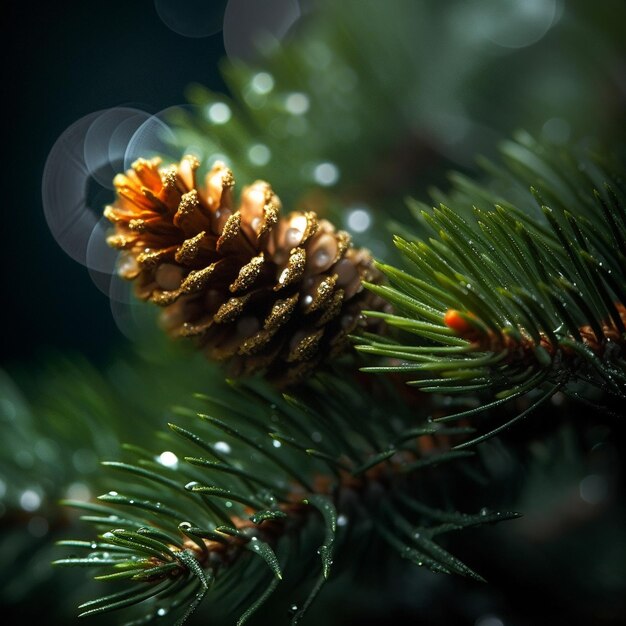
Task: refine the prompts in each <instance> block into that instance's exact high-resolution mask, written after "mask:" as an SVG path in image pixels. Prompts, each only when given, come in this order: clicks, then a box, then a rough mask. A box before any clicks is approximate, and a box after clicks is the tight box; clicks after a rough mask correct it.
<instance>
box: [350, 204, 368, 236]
mask: <svg viewBox="0 0 626 626" xmlns="http://www.w3.org/2000/svg"><path fill="white" fill-rule="evenodd" d="M371 223H372V218H371V215H370V213H369V211H366V210H365V209H361V208H358V209H354V210H352V211H350V213H348V217H347V219H346V224H347V226H348V228H349V229H350V230H351V231H352V232H355V233H364V232H365V231H366V230H367V229H368V228H369V227H370V225H371Z"/></svg>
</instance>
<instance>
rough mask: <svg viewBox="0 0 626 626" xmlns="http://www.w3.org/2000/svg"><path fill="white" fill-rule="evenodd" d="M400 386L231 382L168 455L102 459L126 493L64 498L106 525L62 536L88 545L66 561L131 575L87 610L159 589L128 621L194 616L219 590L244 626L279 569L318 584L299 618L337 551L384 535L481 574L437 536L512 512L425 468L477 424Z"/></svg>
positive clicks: (395, 547)
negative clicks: (454, 492) (418, 404)
mask: <svg viewBox="0 0 626 626" xmlns="http://www.w3.org/2000/svg"><path fill="white" fill-rule="evenodd" d="M392 392H393V390H392V389H389V388H387V386H386V385H376V386H375V387H374V389H373V391H372V392H370V393H369V394H362V393H359V392H358V391H357V388H356V387H355V384H354V381H351V380H350V378H349V375H347V374H346V372H345V371H344V372H333V373H332V375H331V374H326V375H321V374H320V375H319V376H318V377H317V378H316V379H315V380H313V381H311V383H310V384H309V385H308V386H307V387H306V388H305V389H302V390H301V392H300V393H299V394H298V396H297V397H295V396H289V395H280V394H278V393H277V392H275V391H272V390H271V388H269V387H268V386H267V384H266V383H263V382H262V381H250V382H248V383H244V384H242V383H234V382H231V384H230V387H227V386H224V387H223V388H216V389H215V390H214V391H213V392H212V394H211V395H210V396H206V395H197V396H196V403H197V405H198V408H199V410H200V411H202V412H196V411H194V410H189V409H187V408H179V409H177V410H176V413H177V415H178V418H179V420H184V421H182V425H181V424H180V423H176V424H173V423H172V424H170V425H169V427H170V431H171V432H170V433H169V434H164V436H163V437H162V438H161V443H162V444H163V445H165V446H166V447H167V452H165V453H163V454H161V455H160V456H155V455H154V454H152V453H151V452H149V451H147V450H145V449H143V448H139V447H137V446H129V447H128V453H129V457H130V459H129V460H128V461H123V462H118V461H114V462H105V466H107V468H108V469H111V470H116V471H118V472H122V473H124V474H126V477H125V478H124V480H123V482H120V485H121V484H123V485H124V487H123V491H120V492H117V491H110V492H109V493H107V494H104V495H102V496H100V497H99V498H98V502H97V503H92V502H74V503H72V502H69V503H68V504H70V505H72V506H75V507H77V508H79V509H80V510H82V511H83V513H84V515H83V517H82V519H83V520H84V521H88V522H91V523H92V524H94V525H95V526H96V527H97V528H98V529H99V533H100V534H99V535H98V538H97V539H96V540H95V541H93V542H91V541H78V542H77V541H62V542H61V545H64V546H67V547H70V548H72V549H77V550H85V551H86V554H85V555H84V556H75V557H68V558H64V559H60V560H58V561H57V562H56V563H57V564H59V565H68V566H88V567H95V568H98V569H99V570H101V571H99V573H98V575H97V579H98V580H103V581H119V580H128V582H130V583H131V585H130V586H129V587H128V588H125V589H122V591H119V592H115V593H113V594H107V595H105V596H103V597H101V598H99V599H97V600H91V601H88V602H86V603H85V604H83V605H82V606H81V608H82V609H83V613H82V614H83V615H91V614H95V613H101V612H106V611H110V610H114V609H119V608H125V607H127V606H130V605H134V604H137V603H141V602H143V601H145V600H147V599H148V598H151V599H152V600H151V601H150V602H149V603H148V604H147V605H145V606H143V605H142V606H143V608H142V613H141V617H138V618H136V619H137V621H131V622H129V623H147V622H149V621H150V620H151V619H157V618H159V617H161V616H163V615H165V614H170V613H174V614H175V615H176V616H177V617H178V619H179V621H178V622H177V623H183V621H185V620H186V619H187V617H189V615H190V614H191V613H192V612H193V610H194V609H195V608H196V606H197V604H199V603H200V602H201V601H202V599H203V598H204V596H205V595H207V594H208V595H209V598H214V599H216V600H217V603H215V602H214V604H217V606H218V607H219V606H220V601H222V605H223V602H224V599H223V597H225V598H226V599H227V602H228V605H227V607H226V608H224V607H223V606H222V607H221V608H218V609H217V611H218V613H217V614H222V613H223V612H226V613H231V612H234V611H237V610H238V611H239V613H240V616H239V621H238V622H237V623H240V624H241V623H243V622H244V621H246V620H247V619H248V618H249V617H250V616H251V615H252V613H253V612H254V611H255V610H256V609H257V608H258V607H259V606H260V605H261V604H262V603H263V602H264V601H265V600H266V599H267V598H268V597H269V596H270V595H271V593H272V592H273V591H274V589H275V588H276V587H277V586H278V585H279V584H280V583H281V581H282V578H283V575H284V576H285V577H286V578H289V577H294V580H293V581H292V584H300V583H302V584H304V585H305V586H306V587H308V588H309V591H308V597H307V596H306V595H305V596H304V598H305V599H304V601H303V602H302V604H301V605H300V604H299V605H298V610H296V611H294V614H293V618H292V623H297V622H298V621H299V620H300V618H301V617H302V616H303V615H304V613H305V612H306V610H307V609H308V607H309V606H310V604H311V603H312V601H313V599H314V598H315V596H316V595H317V593H318V592H319V591H320V589H321V587H322V585H323V583H325V582H326V580H327V579H329V578H330V579H331V581H332V571H333V567H332V566H333V562H334V560H335V558H336V556H335V552H339V551H341V552H343V553H344V556H343V560H344V561H345V560H346V558H348V559H353V558H355V557H356V555H357V554H358V552H359V550H363V549H366V550H367V548H365V546H369V545H371V544H372V542H374V541H376V540H378V541H381V540H382V541H383V542H385V543H386V544H387V545H388V547H389V548H390V549H391V552H393V553H396V554H399V555H400V556H401V557H403V558H406V559H408V560H410V561H411V562H413V563H415V564H417V565H420V566H422V565H423V566H426V567H428V568H430V569H431V570H433V571H435V572H440V573H456V574H460V575H462V576H469V577H471V578H474V579H476V580H482V578H481V577H480V575H479V574H477V573H475V572H474V571H473V570H472V569H471V568H470V567H468V566H467V565H465V564H464V563H463V562H461V561H460V560H459V559H458V558H456V557H454V556H453V555H452V554H450V553H449V552H448V551H447V550H446V549H445V548H444V547H442V545H440V541H439V538H440V535H442V534H444V533H447V532H450V531H454V530H462V529H464V528H467V527H471V526H476V525H481V524H485V523H493V522H496V521H500V520H504V519H508V518H511V517H515V516H516V514H514V513H498V512H487V510H486V509H482V510H481V511H479V512H476V513H474V514H466V513H459V512H455V511H454V510H452V509H450V508H449V507H448V506H447V503H446V501H445V498H444V499H442V498H441V495H437V494H433V493H432V490H431V489H430V488H429V486H428V481H426V480H424V477H425V476H427V475H428V471H429V468H431V467H433V466H438V465H440V464H443V463H446V462H449V461H452V460H456V459H460V458H462V457H465V456H468V455H471V452H466V451H462V452H454V451H450V450H449V441H450V439H451V438H458V437H461V436H463V435H465V434H466V433H467V432H468V429H467V428H463V427H453V428H446V427H441V426H438V425H434V424H432V423H430V422H426V421H425V420H424V418H423V417H422V418H419V417H417V418H416V413H415V411H414V410H411V409H410V408H409V407H408V406H407V405H406V404H404V403H401V402H398V401H394V397H396V396H395V394H394V393H392ZM382 406H384V407H385V410H384V411H383V410H382V408H381V407H382ZM470 430H471V429H470ZM425 439H426V440H428V441H427V442H426V443H427V444H429V445H426V443H424V442H423V440H425ZM120 489H121V488H120ZM296 546H299V547H298V548H296ZM307 546H308V547H307ZM346 554H347V556H346ZM255 557H257V559H255ZM316 561H317V562H319V561H321V562H320V563H319V565H317V566H316V565H315V562H316ZM259 564H260V565H261V566H259ZM294 572H295V575H294ZM311 572H316V573H314V575H313V577H312V578H313V580H311ZM283 573H284V574H283Z"/></svg>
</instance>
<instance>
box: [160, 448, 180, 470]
mask: <svg viewBox="0 0 626 626" xmlns="http://www.w3.org/2000/svg"><path fill="white" fill-rule="evenodd" d="M157 460H158V462H159V463H160V464H161V465H164V466H165V467H172V468H176V467H178V457H177V456H176V455H175V454H174V453H173V452H170V451H169V450H166V451H165V452H161V454H160V455H159V456H158V459H157Z"/></svg>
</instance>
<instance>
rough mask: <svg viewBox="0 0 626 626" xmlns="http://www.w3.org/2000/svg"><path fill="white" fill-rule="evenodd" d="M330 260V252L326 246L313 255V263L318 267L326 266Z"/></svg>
mask: <svg viewBox="0 0 626 626" xmlns="http://www.w3.org/2000/svg"><path fill="white" fill-rule="evenodd" d="M329 261H330V254H329V253H328V250H326V249H325V248H320V249H319V250H317V252H315V254H314V255H313V265H315V266H316V267H318V268H322V267H324V266H325V265H326V264H327V263H328V262H329Z"/></svg>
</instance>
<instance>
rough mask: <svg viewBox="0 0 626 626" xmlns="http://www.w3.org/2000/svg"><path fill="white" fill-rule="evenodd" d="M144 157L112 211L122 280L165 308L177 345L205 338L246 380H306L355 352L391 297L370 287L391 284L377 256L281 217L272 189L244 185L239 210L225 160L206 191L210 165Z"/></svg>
mask: <svg viewBox="0 0 626 626" xmlns="http://www.w3.org/2000/svg"><path fill="white" fill-rule="evenodd" d="M160 164H161V161H160V159H158V158H155V159H151V160H144V159H139V160H138V161H136V162H135V163H133V166H132V169H131V170H128V171H127V172H126V174H125V175H124V174H118V175H117V176H116V177H115V180H114V184H115V187H116V189H117V199H116V201H115V203H114V204H113V205H112V206H108V207H107V208H106V209H105V212H104V214H105V216H106V217H107V218H108V219H109V220H110V221H111V222H112V223H113V224H114V225H115V234H114V235H112V236H110V237H109V238H108V239H107V242H108V243H109V245H111V246H112V247H114V248H118V249H120V250H123V251H124V252H123V254H122V257H121V262H120V265H119V273H120V275H121V276H122V277H123V278H126V279H129V280H134V281H135V286H136V293H137V295H138V296H139V297H140V298H142V299H144V300H149V301H151V302H154V303H155V304H158V305H160V306H162V307H164V314H163V322H164V325H165V327H166V329H167V330H168V331H169V332H170V333H171V334H172V335H174V336H183V337H196V338H197V341H198V342H199V344H200V345H201V346H202V347H203V348H204V349H206V351H207V353H208V355H209V356H210V357H211V358H214V359H218V360H229V361H230V364H231V367H232V370H231V371H233V373H234V374H237V375H239V374H248V373H252V372H255V371H258V370H262V369H263V370H266V371H267V373H268V375H269V376H270V377H273V378H275V379H278V380H279V381H282V382H295V381H297V380H299V379H300V378H301V377H302V376H304V375H306V374H307V373H309V372H310V371H311V370H312V369H313V368H314V367H315V366H316V365H317V364H318V363H319V361H320V360H321V359H322V358H323V357H326V356H328V355H329V354H335V353H337V352H338V351H339V350H341V349H343V348H344V347H345V345H346V344H347V340H346V337H347V335H348V334H349V333H350V332H351V331H353V330H354V329H355V327H356V326H357V325H359V324H364V323H365V322H364V321H363V320H362V316H361V315H360V313H361V311H362V310H363V309H364V308H377V307H378V308H380V307H381V306H383V302H382V300H380V299H379V298H377V297H376V296H374V295H373V294H371V293H370V292H368V291H367V290H364V289H363V287H362V286H361V282H360V281H361V280H362V279H363V280H367V281H370V282H379V281H380V280H381V274H380V273H379V272H378V270H376V269H375V268H374V266H373V264H372V258H371V256H370V254H369V253H368V252H367V251H365V250H359V249H355V248H353V247H351V244H350V236H349V235H348V233H346V232H343V231H336V230H335V228H334V227H333V226H332V224H331V223H330V222H328V221H327V220H323V219H318V217H317V216H316V215H315V213H313V212H294V213H291V214H290V215H289V216H288V217H286V218H281V217H280V208H281V204H280V200H279V199H278V197H277V196H276V195H275V194H274V192H273V191H272V188H271V187H270V186H269V184H267V183H265V182H263V181H257V182H255V183H253V184H252V185H250V186H248V187H246V188H244V190H243V192H242V194H241V205H240V208H239V210H237V211H236V210H235V209H234V207H233V204H234V203H233V186H234V184H235V181H234V178H233V175H232V172H231V171H230V170H229V169H228V168H227V167H226V166H225V165H224V164H223V163H221V162H217V163H215V165H214V166H213V168H212V169H211V171H210V172H209V173H208V174H207V176H206V180H205V185H204V187H199V186H198V185H197V182H196V171H197V169H198V167H199V161H198V160H197V159H196V158H195V157H193V156H185V157H183V159H182V160H181V161H180V163H179V164H178V165H170V166H167V167H160Z"/></svg>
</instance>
